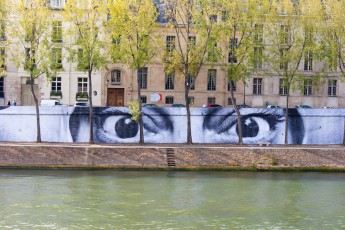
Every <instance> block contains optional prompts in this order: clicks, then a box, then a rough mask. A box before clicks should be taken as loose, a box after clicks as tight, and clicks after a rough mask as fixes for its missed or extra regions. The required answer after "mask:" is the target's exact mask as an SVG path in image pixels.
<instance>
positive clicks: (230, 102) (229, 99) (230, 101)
mask: <svg viewBox="0 0 345 230" xmlns="http://www.w3.org/2000/svg"><path fill="white" fill-rule="evenodd" d="M234 102H236V98H234ZM233 104H234V103H232V100H231V97H229V98H228V105H233Z"/></svg>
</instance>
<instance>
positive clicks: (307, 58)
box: [304, 50, 313, 70]
mask: <svg viewBox="0 0 345 230" xmlns="http://www.w3.org/2000/svg"><path fill="white" fill-rule="evenodd" d="M304 70H313V52H312V51H310V50H308V51H307V52H306V53H305V55H304Z"/></svg>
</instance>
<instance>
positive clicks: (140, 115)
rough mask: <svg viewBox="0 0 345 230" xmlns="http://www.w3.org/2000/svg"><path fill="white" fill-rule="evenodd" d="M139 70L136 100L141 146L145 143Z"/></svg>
mask: <svg viewBox="0 0 345 230" xmlns="http://www.w3.org/2000/svg"><path fill="white" fill-rule="evenodd" d="M139 70H140V68H138V69H137V85H138V100H139V117H138V124H139V144H141V145H143V144H144V143H145V139H144V124H143V116H142V105H141V88H140V76H139Z"/></svg>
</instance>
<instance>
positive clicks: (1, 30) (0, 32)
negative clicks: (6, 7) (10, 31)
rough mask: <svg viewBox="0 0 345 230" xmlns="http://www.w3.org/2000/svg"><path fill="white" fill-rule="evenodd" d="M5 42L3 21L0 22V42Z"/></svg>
mask: <svg viewBox="0 0 345 230" xmlns="http://www.w3.org/2000/svg"><path fill="white" fill-rule="evenodd" d="M4 40H6V37H5V23H4V21H0V41H4Z"/></svg>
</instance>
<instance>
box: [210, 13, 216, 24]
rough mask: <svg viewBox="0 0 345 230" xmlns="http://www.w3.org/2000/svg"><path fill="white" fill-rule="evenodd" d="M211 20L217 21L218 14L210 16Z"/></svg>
mask: <svg viewBox="0 0 345 230" xmlns="http://www.w3.org/2000/svg"><path fill="white" fill-rule="evenodd" d="M210 21H211V22H217V15H215V14H213V15H211V16H210Z"/></svg>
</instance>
